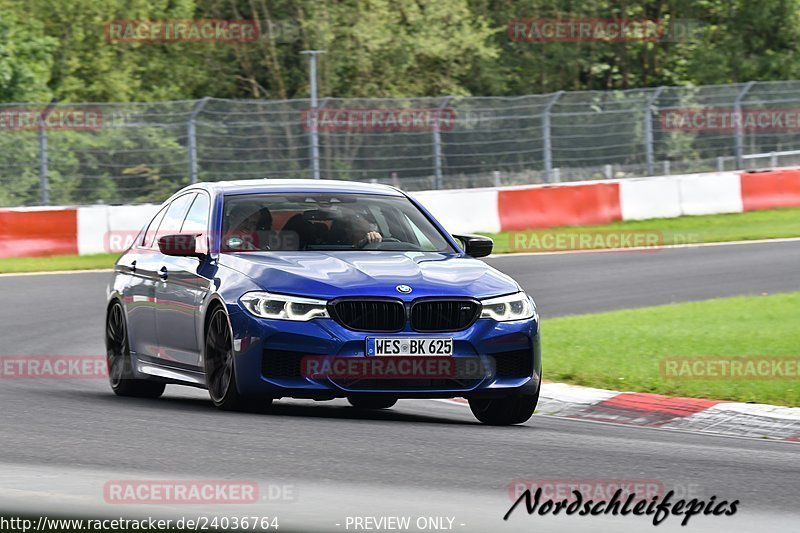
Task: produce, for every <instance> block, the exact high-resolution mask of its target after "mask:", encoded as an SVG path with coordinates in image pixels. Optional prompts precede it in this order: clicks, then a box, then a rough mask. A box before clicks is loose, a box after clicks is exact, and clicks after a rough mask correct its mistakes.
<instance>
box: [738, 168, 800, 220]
mask: <svg viewBox="0 0 800 533" xmlns="http://www.w3.org/2000/svg"><path fill="white" fill-rule="evenodd" d="M742 203H743V204H744V205H743V207H744V210H745V211H756V210H759V209H772V208H775V207H791V206H796V205H800V171H798V170H774V171H770V172H748V173H745V174H742Z"/></svg>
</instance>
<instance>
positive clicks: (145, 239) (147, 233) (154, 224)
mask: <svg viewBox="0 0 800 533" xmlns="http://www.w3.org/2000/svg"><path fill="white" fill-rule="evenodd" d="M167 207H169V206H168V205H165V206H164V207H162V208H161V211H159V212H158V213H156V216H154V217H153V220H151V221H150V224H148V225H147V229H146V230H144V235H143V236H142V242H141V243H140V244H141V245H142V247H144V248H152V247H153V246H154V244H155V240H156V231H157V230H158V226H159V225H161V220H162V219H163V218H164V213H166V212H167Z"/></svg>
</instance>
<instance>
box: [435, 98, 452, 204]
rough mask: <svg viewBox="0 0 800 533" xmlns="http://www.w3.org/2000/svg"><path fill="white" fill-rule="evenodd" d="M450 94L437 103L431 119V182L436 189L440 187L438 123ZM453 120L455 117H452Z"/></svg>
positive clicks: (440, 138)
mask: <svg viewBox="0 0 800 533" xmlns="http://www.w3.org/2000/svg"><path fill="white" fill-rule="evenodd" d="M452 98H453V97H452V96H445V97H444V100H442V103H441V104H439V107H438V108H437V110H436V117H435V118H434V121H433V127H432V128H431V130H432V131H433V183H434V188H435V189H436V190H437V191H438V190H439V189H441V188H442V185H443V183H442V136H441V132H440V131H439V125H440V124H441V121H442V110H443V109H444V107H445V106H446V105H447V104H448V103H449V102H450V100H451V99H452ZM453 120H455V117H453Z"/></svg>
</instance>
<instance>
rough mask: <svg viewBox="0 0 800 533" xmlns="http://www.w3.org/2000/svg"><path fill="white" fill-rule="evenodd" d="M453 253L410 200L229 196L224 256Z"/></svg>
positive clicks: (359, 196)
mask: <svg viewBox="0 0 800 533" xmlns="http://www.w3.org/2000/svg"><path fill="white" fill-rule="evenodd" d="M294 250H308V251H336V250H343V251H346V250H383V251H403V252H454V251H455V250H453V248H452V247H451V246H450V244H449V243H448V241H447V239H445V237H444V236H443V235H442V234H441V232H440V231H439V230H438V229H437V228H436V227H435V226H434V225H433V224H432V223H431V221H430V220H429V219H428V218H427V217H426V216H425V215H424V214H423V213H422V212H421V211H420V210H419V209H418V208H417V207H416V206H415V205H414V204H413V203H411V202H410V201H409V200H408V198H405V197H401V196H381V195H375V194H319V193H314V194H251V195H231V196H226V197H225V201H224V211H223V223H222V241H221V251H222V252H252V251H294Z"/></svg>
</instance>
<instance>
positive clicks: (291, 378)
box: [228, 306, 542, 399]
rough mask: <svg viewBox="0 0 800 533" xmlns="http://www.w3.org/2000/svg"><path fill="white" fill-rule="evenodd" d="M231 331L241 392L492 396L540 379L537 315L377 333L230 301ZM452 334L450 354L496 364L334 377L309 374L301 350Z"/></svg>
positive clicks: (333, 351) (352, 353)
mask: <svg viewBox="0 0 800 533" xmlns="http://www.w3.org/2000/svg"><path fill="white" fill-rule="evenodd" d="M228 311H229V315H230V320H231V325H232V326H233V336H234V355H235V372H236V383H237V387H238V389H239V392H240V393H241V394H243V395H255V396H269V397H272V398H281V397H292V398H312V399H332V398H341V397H346V396H350V395H357V394H365V393H366V394H375V395H388V396H393V397H397V398H452V397H455V396H461V397H466V398H493V397H505V396H511V395H535V394H537V393H538V389H539V384H540V382H541V368H542V367H541V347H540V337H539V324H538V321H537V320H535V319H530V320H521V321H514V322H495V321H494V320H487V319H480V320H478V321H476V322H475V323H474V324H473V325H472V326H470V327H469V328H467V329H465V330H463V331H458V332H452V333H437V334H432V333H428V334H426V333H419V332H416V331H413V330H411V329H410V328H407V329H405V330H403V331H401V332H398V333H387V334H374V333H365V332H359V331H352V330H349V329H347V328H345V327H343V326H341V325H340V324H338V323H337V322H336V321H334V320H333V319H314V320H311V321H308V322H293V321H288V320H269V319H261V318H256V317H254V316H252V315H251V314H249V313H247V312H246V311H244V310H242V309H241V308H240V307H238V306H229V309H228ZM376 336H380V337H426V336H432V337H433V336H435V337H443V336H446V337H452V338H453V357H456V358H459V357H462V358H472V359H474V358H476V357H479V358H480V359H481V360H484V361H486V362H487V364H488V365H491V367H492V368H493V369H494V370H495V371H494V372H492V375H490V376H485V377H482V378H479V379H469V380H455V379H452V380H419V379H417V380H399V379H398V380H395V379H372V380H369V379H363V380H347V381H343V380H334V379H331V378H313V379H312V378H306V377H303V376H302V373H301V371H300V359H301V358H302V357H304V356H337V357H361V358H363V357H371V356H367V355H365V351H366V338H367V337H376Z"/></svg>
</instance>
